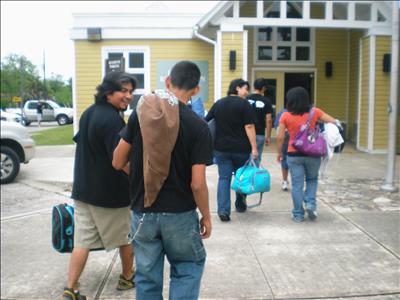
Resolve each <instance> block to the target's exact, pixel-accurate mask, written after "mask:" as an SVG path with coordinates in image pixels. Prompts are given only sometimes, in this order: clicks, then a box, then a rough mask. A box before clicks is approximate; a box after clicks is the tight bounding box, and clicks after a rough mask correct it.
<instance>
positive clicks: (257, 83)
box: [253, 78, 267, 91]
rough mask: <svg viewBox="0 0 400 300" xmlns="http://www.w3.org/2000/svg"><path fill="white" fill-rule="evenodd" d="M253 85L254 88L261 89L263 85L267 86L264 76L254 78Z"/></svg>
mask: <svg viewBox="0 0 400 300" xmlns="http://www.w3.org/2000/svg"><path fill="white" fill-rule="evenodd" d="M253 87H254V89H255V90H259V91H260V90H262V88H263V87H265V88H266V87H267V81H266V80H265V79H264V78H257V79H256V80H254V83H253Z"/></svg>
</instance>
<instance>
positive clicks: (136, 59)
mask: <svg viewBox="0 0 400 300" xmlns="http://www.w3.org/2000/svg"><path fill="white" fill-rule="evenodd" d="M129 68H144V53H129Z"/></svg>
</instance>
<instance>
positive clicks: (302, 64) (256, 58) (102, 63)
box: [71, 1, 400, 153]
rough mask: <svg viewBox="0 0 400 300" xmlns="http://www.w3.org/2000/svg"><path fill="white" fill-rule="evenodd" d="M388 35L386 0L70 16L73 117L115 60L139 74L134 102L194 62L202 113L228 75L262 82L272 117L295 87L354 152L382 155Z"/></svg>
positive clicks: (225, 4)
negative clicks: (338, 126) (333, 122)
mask: <svg viewBox="0 0 400 300" xmlns="http://www.w3.org/2000/svg"><path fill="white" fill-rule="evenodd" d="M391 32H392V29H391V2H390V1H218V2H216V4H215V7H213V8H212V9H211V10H210V11H209V12H208V13H206V14H198V13H195V12H194V13H175V12H171V13H169V12H168V13H158V12H152V13H147V14H143V13H127V12H125V13H121V14H115V13H90V14H74V26H73V28H72V31H71V37H72V39H73V40H74V43H75V76H74V85H73V86H74V107H75V114H76V115H75V120H78V119H79V116H80V115H81V113H82V112H83V111H84V110H85V109H86V108H87V107H88V106H89V105H90V104H91V103H93V94H94V93H95V89H94V88H95V87H96V85H98V84H99V83H100V82H101V79H102V77H103V76H104V75H105V74H106V72H107V68H112V67H113V66H112V63H114V62H115V61H120V62H121V63H122V67H123V69H124V70H126V71H127V72H130V73H133V74H135V76H136V77H137V79H138V82H139V88H138V89H137V90H136V92H135V93H136V97H140V95H142V94H144V93H148V92H151V91H152V90H156V89H160V88H163V86H164V83H163V81H164V78H165V76H166V75H167V74H168V71H169V69H170V68H171V67H172V65H173V64H174V63H175V62H178V61H180V60H192V61H194V62H196V64H198V66H199V67H200V69H201V72H202V79H201V90H202V92H201V95H199V97H201V99H202V101H204V102H205V106H206V108H209V107H210V106H211V105H212V103H213V102H214V101H216V100H218V99H219V98H221V97H223V96H225V94H226V91H227V89H228V85H229V82H230V81H231V80H232V79H234V78H243V79H246V80H248V81H249V82H250V84H251V83H252V82H253V81H254V79H256V78H258V77H264V78H266V79H267V80H268V83H269V86H270V89H269V93H270V97H271V98H272V101H273V104H274V105H275V106H276V110H280V109H281V108H282V107H283V106H284V102H285V99H284V95H285V93H286V92H287V91H288V90H289V89H290V88H291V87H294V86H298V85H300V86H303V87H304V88H306V89H307V90H308V91H309V93H310V95H311V98H312V100H313V101H314V103H315V105H316V106H318V107H319V108H321V109H323V110H324V111H326V112H327V113H328V114H330V115H332V116H335V117H336V118H338V119H339V120H341V121H343V122H344V124H345V128H346V136H347V138H348V139H349V140H351V141H353V142H355V143H356V146H357V148H358V149H359V150H362V151H366V152H371V153H372V152H373V153H379V152H386V151H387V140H388V113H387V103H388V101H389V90H390V71H389V69H388V68H387V66H388V64H387V63H386V60H387V59H388V57H390V52H391ZM118 67H120V65H118ZM77 124H78V123H77V122H75V126H77ZM75 129H76V128H75ZM399 135H400V127H399V126H398V137H399ZM397 141H398V149H400V142H399V141H400V138H397Z"/></svg>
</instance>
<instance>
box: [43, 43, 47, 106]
mask: <svg viewBox="0 0 400 300" xmlns="http://www.w3.org/2000/svg"><path fill="white" fill-rule="evenodd" d="M43 98H44V100H47V86H46V52H45V50H43Z"/></svg>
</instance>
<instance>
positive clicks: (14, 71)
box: [1, 54, 72, 107]
mask: <svg viewBox="0 0 400 300" xmlns="http://www.w3.org/2000/svg"><path fill="white" fill-rule="evenodd" d="M21 79H22V81H21ZM21 87H23V91H22V93H21ZM44 95H47V98H48V99H54V100H56V101H57V102H59V103H60V104H61V105H64V106H72V79H69V80H68V83H66V82H64V80H63V78H62V76H61V75H56V74H52V75H51V78H50V79H48V80H46V86H44V83H43V81H42V80H41V79H40V77H39V73H38V70H37V67H36V66H35V65H34V64H33V63H32V62H31V61H29V60H28V59H27V58H26V57H25V56H23V55H21V56H20V55H17V54H10V55H8V56H7V57H6V58H5V59H4V62H2V63H1V107H7V106H9V105H10V103H11V101H12V98H13V97H15V96H18V97H21V98H22V100H23V101H25V100H28V99H43V97H44Z"/></svg>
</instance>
